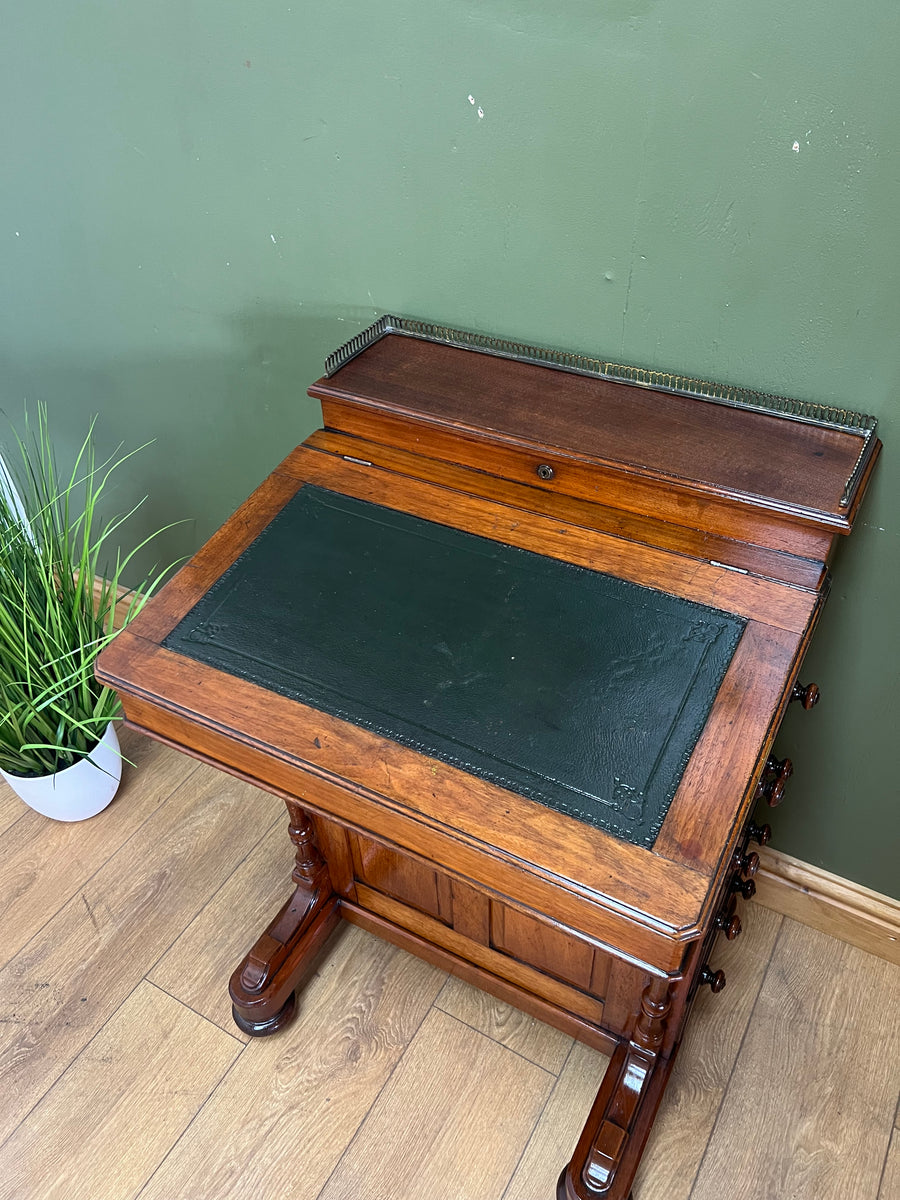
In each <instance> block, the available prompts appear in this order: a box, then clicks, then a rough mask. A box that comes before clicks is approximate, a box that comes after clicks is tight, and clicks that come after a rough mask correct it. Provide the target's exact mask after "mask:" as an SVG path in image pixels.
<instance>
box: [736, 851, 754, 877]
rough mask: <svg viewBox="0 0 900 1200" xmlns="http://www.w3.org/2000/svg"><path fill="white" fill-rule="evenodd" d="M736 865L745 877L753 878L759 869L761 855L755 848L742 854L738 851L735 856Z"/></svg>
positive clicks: (737, 869)
mask: <svg viewBox="0 0 900 1200" xmlns="http://www.w3.org/2000/svg"><path fill="white" fill-rule="evenodd" d="M734 867H735V870H736V871H737V872H738V873H739V874H740V875H743V877H744V878H745V879H753V878H755V876H756V873H757V871H758V870H759V855H758V854H757V853H756V851H755V850H752V851H751V852H750V853H749V854H741V852H740V851H738V852H737V853H736V854H735V856H734Z"/></svg>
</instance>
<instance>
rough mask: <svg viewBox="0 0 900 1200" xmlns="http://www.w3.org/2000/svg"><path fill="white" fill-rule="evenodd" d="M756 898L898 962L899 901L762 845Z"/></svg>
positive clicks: (843, 939)
mask: <svg viewBox="0 0 900 1200" xmlns="http://www.w3.org/2000/svg"><path fill="white" fill-rule="evenodd" d="M759 857H760V859H761V863H760V868H759V874H758V875H757V876H756V899H757V900H758V901H759V903H760V904H762V905H764V906H765V907H766V908H771V909H772V910H773V911H774V912H779V913H782V914H783V915H784V916H786V917H792V918H793V919H794V920H795V921H800V922H802V923H803V924H804V925H810V926H811V927H812V928H813V929H818V930H821V932H822V933H828V934H830V935H831V936H832V937H836V938H839V939H840V940H841V941H842V942H849V943H850V944H851V945H853V946H857V947H859V949H860V950H865V951H866V952H867V953H869V954H877V955H878V957H879V958H886V959H887V960H888V962H892V963H897V964H900V901H898V900H892V899H891V897H890V896H882V895H880V894H879V893H878V892H873V891H870V890H869V889H868V888H864V887H861V886H860V884H858V883H853V882H852V881H851V880H849V879H842V878H841V877H840V876H839V875H831V874H830V873H829V872H828V871H822V870H821V869H820V868H819V867H812V866H810V865H809V863H805V862H801V861H800V860H799V859H797V858H791V856H790V855H789V854H782V853H781V852H780V851H778V850H770V849H768V848H766V849H764V850H761V851H760V855H759Z"/></svg>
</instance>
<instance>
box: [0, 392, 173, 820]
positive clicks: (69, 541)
mask: <svg viewBox="0 0 900 1200" xmlns="http://www.w3.org/2000/svg"><path fill="white" fill-rule="evenodd" d="M95 421H96V418H95V420H94V421H92V422H91V425H90V428H89V430H88V433H87V436H86V437H85V439H84V441H83V443H82V445H81V448H80V449H79V451H78V453H77V455H76V458H75V462H74V465H73V466H72V469H71V471H70V472H69V473H68V474H64V475H60V473H59V472H58V470H57V466H56V460H55V456H54V452H53V447H52V443H51V440H50V436H49V430H48V423H47V413H46V410H45V408H44V407H43V406H41V407H39V408H38V412H37V422H36V426H34V427H32V426H31V424H30V422H29V421H28V418H27V414H26V424H25V437H24V438H21V437H19V435H18V434H15V433H14V434H13V443H12V444H13V446H14V447H17V450H18V457H17V462H16V464H14V465H11V466H10V469H9V470H7V468H6V467H4V465H3V460H2V458H0V773H2V775H3V777H4V778H5V779H6V780H7V782H8V783H9V784H10V786H11V787H12V788H13V790H14V791H15V792H16V793H17V795H19V796H20V797H21V798H22V799H23V800H24V801H25V802H26V803H27V804H29V805H30V806H31V807H32V808H34V809H36V810H37V811H38V812H40V813H43V814H44V815H45V816H49V817H54V818H56V819H57V820H62V821H75V820H82V819H84V818H86V817H91V816H94V815H95V814H96V813H98V812H100V811H101V809H103V808H105V807H106V805H107V804H109V802H110V801H111V800H112V798H113V796H114V795H115V792H116V789H117V787H118V783H119V779H120V776H121V769H122V763H121V757H120V755H119V745H118V739H117V737H116V731H115V725H114V724H113V722H114V721H115V719H116V718H117V717H118V716H119V712H120V710H119V701H118V697H117V696H116V694H115V692H112V691H110V689H109V688H105V687H102V686H101V685H100V684H99V683H98V682H97V680H96V679H95V677H94V660H95V659H96V657H97V655H98V654H99V653H100V651H101V650H102V649H103V647H104V646H105V645H106V644H107V642H109V641H110V640H111V639H112V638H113V637H114V636H115V635H116V632H117V630H118V629H119V628H120V627H121V626H123V625H125V624H127V623H128V622H129V621H130V620H131V619H132V618H133V617H134V616H136V615H137V613H138V612H139V611H140V609H141V607H142V606H143V604H144V601H145V599H146V598H147V596H148V595H149V593H150V592H151V591H152V590H153V588H154V587H155V586H156V585H157V584H158V583H159V581H160V579H161V578H162V576H163V575H164V574H165V572H161V573H160V574H159V575H158V576H157V577H156V578H153V579H149V578H148V579H145V580H144V581H143V582H142V583H141V584H140V585H139V586H138V588H137V589H126V588H124V587H123V586H122V584H121V576H122V572H123V571H125V569H126V568H127V566H128V564H129V562H130V561H131V560H132V558H133V557H134V555H135V554H136V553H137V552H138V550H140V549H141V548H142V547H143V546H145V545H146V544H147V542H148V541H150V540H151V538H152V537H155V536H156V534H152V535H151V536H150V537H149V538H145V539H144V540H143V541H142V542H141V543H140V544H139V545H138V546H135V547H134V548H133V549H132V550H131V551H130V552H129V553H127V554H124V555H123V553H122V552H121V551H120V550H119V548H118V544H117V538H118V535H119V531H120V529H121V527H122V524H123V522H124V521H125V520H127V518H128V517H129V516H131V515H132V513H133V512H134V511H135V509H132V510H131V512H129V513H126V514H124V515H120V516H116V517H113V518H111V519H110V518H107V519H105V520H102V519H101V517H100V514H99V504H100V500H101V497H102V496H103V493H104V490H105V489H106V487H107V485H108V481H109V478H110V475H111V474H112V473H113V471H115V470H116V468H117V467H120V466H121V465H122V464H123V463H124V462H126V461H127V460H128V459H129V458H131V456H132V454H134V453H136V451H132V452H131V453H129V454H124V455H119V456H118V457H116V456H113V457H112V458H110V459H107V460H106V461H105V462H102V463H99V464H98V463H97V462H96V461H95V455H94V437H93V435H94V425H95ZM117 453H118V452H117ZM136 507H139V506H135V508H136ZM158 532H162V531H161V530H160V531H158Z"/></svg>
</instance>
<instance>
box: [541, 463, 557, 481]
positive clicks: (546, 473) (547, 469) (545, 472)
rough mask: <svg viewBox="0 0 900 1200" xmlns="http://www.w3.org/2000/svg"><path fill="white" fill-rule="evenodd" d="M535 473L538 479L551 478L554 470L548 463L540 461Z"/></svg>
mask: <svg viewBox="0 0 900 1200" xmlns="http://www.w3.org/2000/svg"><path fill="white" fill-rule="evenodd" d="M537 473H538V479H552V478H553V476H554V475H555V473H556V472H555V471H554V470H553V468H552V467H551V466H550V464H549V463H541V465H540V466H539V467H538V469H537Z"/></svg>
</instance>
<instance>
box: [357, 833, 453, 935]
mask: <svg viewBox="0 0 900 1200" xmlns="http://www.w3.org/2000/svg"><path fill="white" fill-rule="evenodd" d="M349 839H350V845H351V847H352V851H353V866H354V870H355V873H356V878H357V880H359V881H360V882H361V883H365V884H368V886H369V887H372V888H374V889H375V890H376V891H379V892H384V893H385V894H386V895H388V896H393V898H394V899H395V900H401V901H402V902H403V903H404V904H410V905H412V907H413V908H419V909H421V910H422V912H424V913H428V915H429V916H431V917H434V918H435V919H436V920H439V921H440V920H444V919H445V918H444V917H443V916H442V913H441V902H440V897H439V895H438V872H437V871H435V870H432V869H429V868H428V867H426V866H425V865H424V864H423V863H421V862H418V861H417V860H416V859H414V858H410V857H409V855H401V854H398V853H397V852H396V851H395V850H393V851H392V850H390V849H389V848H388V847H387V846H385V845H383V844H381V843H379V842H376V841H373V840H372V838H365V837H362V836H361V835H360V834H358V833H350V834H349Z"/></svg>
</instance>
